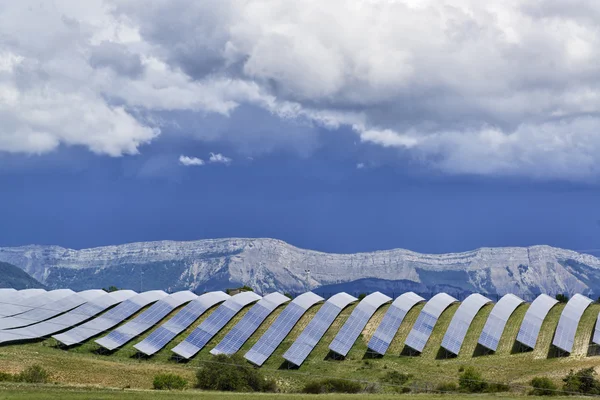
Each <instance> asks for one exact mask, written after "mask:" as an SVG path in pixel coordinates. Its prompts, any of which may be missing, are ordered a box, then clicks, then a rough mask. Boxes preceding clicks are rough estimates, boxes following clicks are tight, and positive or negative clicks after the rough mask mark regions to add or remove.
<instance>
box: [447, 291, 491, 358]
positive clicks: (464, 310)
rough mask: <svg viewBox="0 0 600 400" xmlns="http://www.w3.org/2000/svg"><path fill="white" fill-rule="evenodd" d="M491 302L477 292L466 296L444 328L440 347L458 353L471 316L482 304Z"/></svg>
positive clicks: (474, 314)
mask: <svg viewBox="0 0 600 400" xmlns="http://www.w3.org/2000/svg"><path fill="white" fill-rule="evenodd" d="M491 302H492V301H491V300H490V299H488V298H487V297H485V296H482V295H480V294H479V293H473V294H472V295H470V296H469V297H467V298H466V299H465V300H464V301H463V302H462V303H461V305H460V306H459V307H458V310H456V313H455V314H454V316H453V317H452V321H450V325H449V326H448V330H446V333H445V334H444V338H443V339H442V347H443V348H444V349H446V350H448V351H449V352H450V353H452V354H456V355H458V353H459V352H460V348H461V347H462V344H463V341H464V340H465V336H466V335H467V331H468V330H469V327H470V326H471V323H472V322H473V318H475V316H476V315H477V313H478V312H479V310H481V308H482V307H483V306H485V305H486V304H488V303H491Z"/></svg>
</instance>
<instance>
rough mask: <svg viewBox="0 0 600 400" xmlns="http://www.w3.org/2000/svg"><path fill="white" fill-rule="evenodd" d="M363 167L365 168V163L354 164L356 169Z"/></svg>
mask: <svg viewBox="0 0 600 400" xmlns="http://www.w3.org/2000/svg"><path fill="white" fill-rule="evenodd" d="M363 168H365V163H358V164H356V169H363Z"/></svg>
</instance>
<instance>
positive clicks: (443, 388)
mask: <svg viewBox="0 0 600 400" xmlns="http://www.w3.org/2000/svg"><path fill="white" fill-rule="evenodd" d="M435 390H437V391H438V392H456V391H457V390H458V386H457V385H456V383H454V382H444V383H440V384H439V385H437V386H436V388H435Z"/></svg>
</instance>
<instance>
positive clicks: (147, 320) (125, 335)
mask: <svg viewBox="0 0 600 400" xmlns="http://www.w3.org/2000/svg"><path fill="white" fill-rule="evenodd" d="M196 297H198V296H196V295H195V294H194V293H192V292H189V291H187V290H184V291H181V292H177V293H173V294H171V295H169V296H167V297H165V298H163V299H161V300H159V301H158V302H157V303H156V304H154V305H152V306H151V307H150V308H148V309H147V310H146V311H144V312H143V313H141V314H140V315H139V316H137V317H136V318H134V319H133V320H131V321H129V322H127V323H126V324H125V325H123V326H120V327H118V328H117V329H115V330H113V331H112V332H110V333H109V334H108V335H106V336H104V337H103V338H100V339H98V340H96V343H97V344H99V345H100V346H102V347H104V348H105V349H107V350H114V349H116V348H118V347H121V346H123V345H124V344H125V343H127V342H129V341H130V340H131V339H133V338H134V337H136V336H138V335H141V334H142V333H144V332H146V331H147V330H148V329H150V328H152V327H153V326H154V325H156V324H157V323H158V322H159V321H160V320H162V319H163V318H164V317H166V316H167V315H168V314H169V313H170V312H171V311H173V310H174V309H175V308H177V307H179V306H181V305H182V304H185V303H188V302H190V301H192V300H194V299H195V298H196Z"/></svg>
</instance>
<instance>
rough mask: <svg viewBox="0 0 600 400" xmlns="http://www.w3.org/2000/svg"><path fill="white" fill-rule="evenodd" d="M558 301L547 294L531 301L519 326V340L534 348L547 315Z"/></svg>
mask: <svg viewBox="0 0 600 400" xmlns="http://www.w3.org/2000/svg"><path fill="white" fill-rule="evenodd" d="M557 303H558V301H557V300H556V299H553V298H552V297H550V296H548V295H545V294H540V295H539V296H538V297H537V298H536V299H535V300H534V301H533V303H531V306H529V308H528V309H527V312H526V313H525V317H524V318H523V322H522V323H521V327H520V328H519V334H518V335H517V341H518V342H519V343H522V344H524V345H525V346H527V347H530V348H532V349H533V348H534V347H535V344H536V342H537V339H538V335H539V334H540V329H541V328H542V323H543V322H544V319H545V318H546V315H548V313H549V312H550V310H551V309H552V307H554V306H555V305H556V304H557Z"/></svg>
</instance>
